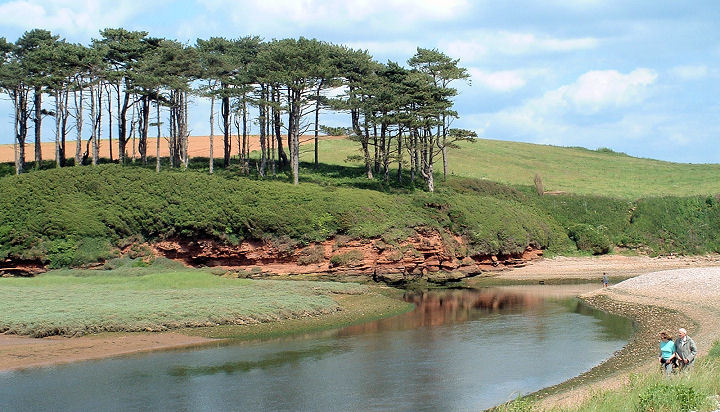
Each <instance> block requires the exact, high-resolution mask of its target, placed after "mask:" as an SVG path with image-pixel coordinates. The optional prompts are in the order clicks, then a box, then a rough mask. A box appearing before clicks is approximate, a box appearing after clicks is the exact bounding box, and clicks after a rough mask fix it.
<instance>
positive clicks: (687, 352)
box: [675, 328, 697, 370]
mask: <svg viewBox="0 0 720 412" xmlns="http://www.w3.org/2000/svg"><path fill="white" fill-rule="evenodd" d="M675 353H676V355H677V358H678V363H679V364H680V370H685V369H687V370H690V368H692V365H693V363H694V362H695V355H697V347H695V341H694V340H692V338H691V337H690V336H688V335H687V331H686V330H685V328H680V329H678V337H677V339H675Z"/></svg>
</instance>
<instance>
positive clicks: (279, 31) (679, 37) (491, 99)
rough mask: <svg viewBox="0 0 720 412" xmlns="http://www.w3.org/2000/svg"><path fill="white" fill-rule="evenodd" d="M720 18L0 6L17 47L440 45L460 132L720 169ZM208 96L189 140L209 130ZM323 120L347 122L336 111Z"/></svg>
mask: <svg viewBox="0 0 720 412" xmlns="http://www.w3.org/2000/svg"><path fill="white" fill-rule="evenodd" d="M718 22H720V2H717V1H715V0H708V1H703V0H698V1H692V2H680V1H667V0H651V1H645V0H635V1H614V0H605V1H601V0H570V1H568V0H514V1H491V0H477V1H470V0H354V1H326V0H274V1H273V0H195V1H171V0H151V1H144V2H139V1H135V0H113V1H106V0H95V1H93V0H70V1H68V0H42V1H40V0H14V1H0V36H4V37H6V38H7V39H8V40H9V41H15V40H16V39H17V38H18V37H20V36H21V35H22V33H23V32H24V31H26V30H30V29H33V28H43V29H48V30H50V31H52V32H53V33H54V34H57V35H60V36H61V37H62V38H65V39H66V40H67V41H69V42H78V43H83V44H89V43H90V40H91V39H92V38H97V37H99V34H98V32H99V30H101V29H103V28H106V27H123V28H125V29H128V30H145V31H148V32H149V33H150V35H151V36H155V37H166V38H170V39H175V40H179V41H181V42H185V43H187V44H194V43H195V40H196V39H197V38H202V39H206V38H209V37H213V36H220V37H226V38H238V37H242V36H246V35H258V36H261V37H262V38H264V39H266V40H271V39H273V38H277V39H280V38H288V37H299V36H304V37H308V38H317V39H319V40H323V41H328V42H332V43H336V44H344V45H347V46H350V47H353V48H358V49H366V50H368V51H369V52H370V53H371V54H372V55H373V56H374V57H375V59H376V60H378V61H380V62H387V61H388V60H391V61H395V62H398V63H401V64H406V62H407V60H408V59H409V58H410V57H412V55H413V54H414V53H415V51H416V48H417V47H423V48H430V49H434V48H436V49H438V50H439V51H441V52H443V53H445V54H447V55H449V56H451V57H452V58H456V59H459V61H460V62H459V65H460V66H461V67H465V68H466V69H467V70H468V72H469V73H470V74H471V79H470V81H469V82H463V81H459V82H456V83H454V84H453V86H454V87H456V88H458V90H459V92H460V94H459V95H458V96H457V98H456V100H455V109H456V110H457V112H458V114H459V119H457V120H455V122H454V123H453V127H461V128H465V129H471V130H475V131H476V132H477V133H478V135H479V136H480V137H483V138H488V139H499V140H509V141H518V142H529V143H539V144H551V145H556V146H581V147H586V148H589V149H597V148H610V149H612V150H614V151H617V152H624V153H627V154H629V155H631V156H636V157H646V158H653V159H660V160H668V161H673V162H683V163H720V148H719V147H718V142H719V141H720V125H719V124H718V121H720V24H718ZM202 100H203V99H201V98H196V102H195V105H194V109H193V111H192V112H191V116H190V129H191V132H192V134H193V135H206V134H208V133H209V124H208V121H207V119H208V116H209V115H208V113H207V112H209V104H208V103H207V102H205V101H202ZM10 113H11V106H10V103H9V101H7V98H6V97H4V96H3V97H2V101H0V143H11V142H12V136H11V134H12V118H11V117H10ZM321 122H323V123H326V124H328V125H332V126H347V125H346V124H338V123H337V122H341V123H342V122H344V118H343V117H338V116H330V115H327V114H326V115H325V118H324V120H322V121H321ZM48 123H52V122H48ZM45 134H46V135H47V133H45Z"/></svg>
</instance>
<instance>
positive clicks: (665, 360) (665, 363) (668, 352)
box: [660, 332, 677, 376]
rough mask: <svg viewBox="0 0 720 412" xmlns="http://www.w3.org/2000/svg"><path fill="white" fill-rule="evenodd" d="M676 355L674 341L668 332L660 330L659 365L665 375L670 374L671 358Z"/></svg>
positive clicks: (671, 367) (671, 368) (671, 369)
mask: <svg viewBox="0 0 720 412" xmlns="http://www.w3.org/2000/svg"><path fill="white" fill-rule="evenodd" d="M676 357H677V354H676V353H675V342H673V340H672V338H671V337H670V334H668V333H665V332H660V367H661V368H662V369H663V371H664V372H665V376H670V374H671V373H672V371H673V360H674V359H675V358H676Z"/></svg>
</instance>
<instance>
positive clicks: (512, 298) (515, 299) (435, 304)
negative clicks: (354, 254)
mask: <svg viewBox="0 0 720 412" xmlns="http://www.w3.org/2000/svg"><path fill="white" fill-rule="evenodd" d="M403 298H404V300H405V301H407V302H411V303H413V304H415V309H414V310H413V311H412V312H410V313H407V314H405V315H403V316H396V317H393V318H389V319H383V320H380V321H377V322H371V323H366V324H362V325H355V326H351V327H349V328H346V329H345V330H344V331H343V334H348V335H351V334H357V333H368V332H373V331H380V330H388V329H411V328H418V327H423V326H438V325H443V324H447V323H456V322H465V321H469V320H474V319H479V318H481V317H483V316H488V315H491V314H495V313H516V312H521V311H527V310H533V309H539V308H540V307H541V306H542V304H543V298H542V297H539V296H536V295H533V294H529V293H515V292H507V291H503V290H502V289H480V290H475V289H462V290H445V291H425V292H408V293H406V294H405V295H404V297H403Z"/></svg>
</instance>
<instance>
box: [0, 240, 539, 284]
mask: <svg viewBox="0 0 720 412" xmlns="http://www.w3.org/2000/svg"><path fill="white" fill-rule="evenodd" d="M137 250H145V251H151V253H154V254H155V255H156V256H164V257H167V258H169V259H173V260H178V261H181V262H183V263H185V264H186V265H188V266H193V267H201V266H203V267H219V268H223V269H226V270H227V271H229V272H233V273H236V274H238V276H242V277H256V278H260V277H269V276H274V275H310V274H312V275H314V276H315V277H318V278H324V279H333V280H357V279H363V280H374V281H378V282H385V283H390V284H402V283H406V282H409V281H413V280H420V279H424V280H428V281H431V282H437V283H445V282H450V281H456V280H460V279H462V278H465V277H470V276H475V275H478V274H481V273H485V272H491V271H498V270H502V269H504V268H507V267H519V266H523V265H525V264H526V263H527V262H528V261H530V260H533V259H536V258H538V257H540V256H542V254H543V252H542V250H538V249H533V248H528V249H526V250H525V251H523V252H522V253H518V254H513V255H501V256H495V255H470V256H468V255H467V253H466V252H465V251H466V250H467V248H466V247H465V242H464V241H463V239H462V238H461V237H459V236H454V235H452V234H449V233H445V234H444V236H443V234H440V233H437V232H435V231H429V232H426V233H422V232H421V233H418V234H416V235H414V236H412V237H410V238H408V239H405V240H404V241H400V242H393V243H392V244H389V243H385V242H384V241H383V240H382V239H348V238H344V237H336V238H333V239H329V240H326V241H324V242H321V243H314V244H310V245H306V246H302V245H298V244H296V243H295V242H293V241H292V240H289V239H286V240H284V241H277V240H276V241H274V242H261V241H243V242H241V243H240V244H237V245H231V244H226V243H222V242H219V241H217V240H213V239H196V240H189V239H168V240H163V241H159V242H156V243H154V244H151V245H147V244H142V245H138V244H133V245H130V246H126V247H125V248H124V249H123V250H121V251H120V252H121V254H123V255H130V256H131V257H137V256H135V255H137V253H136V251H137ZM143 253H145V252H143ZM46 270H47V268H46V267H45V265H44V264H43V263H42V262H40V261H19V260H12V259H6V260H4V261H0V276H34V275H37V274H39V273H42V272H44V271H46Z"/></svg>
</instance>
